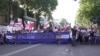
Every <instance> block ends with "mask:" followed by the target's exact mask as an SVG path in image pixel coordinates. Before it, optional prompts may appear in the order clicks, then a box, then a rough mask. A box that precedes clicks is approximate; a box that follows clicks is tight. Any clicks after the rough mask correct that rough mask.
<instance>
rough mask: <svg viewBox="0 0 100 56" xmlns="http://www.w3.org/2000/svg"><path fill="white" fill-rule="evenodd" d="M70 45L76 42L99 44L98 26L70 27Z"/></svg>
mask: <svg viewBox="0 0 100 56" xmlns="http://www.w3.org/2000/svg"><path fill="white" fill-rule="evenodd" d="M71 30H72V31H71V32H72V33H71V35H70V36H71V37H72V38H71V40H72V45H75V44H76V42H78V43H85V44H87V43H90V44H100V29H99V28H92V27H91V28H77V27H73V28H72V29H71Z"/></svg>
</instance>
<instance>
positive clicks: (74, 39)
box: [0, 26, 100, 45]
mask: <svg viewBox="0 0 100 56" xmlns="http://www.w3.org/2000/svg"><path fill="white" fill-rule="evenodd" d="M66 31H69V32H70V40H71V43H72V45H76V43H86V44H88V43H91V44H100V29H99V28H92V27H91V28H85V27H76V26H74V27H73V28H71V27H70V26H69V27H67V28H63V27H49V28H46V29H44V28H42V27H40V28H37V29H34V30H20V31H12V32H9V31H7V32H5V33H4V32H2V33H0V36H1V37H0V42H5V40H2V39H5V38H6V37H5V34H6V33H30V32H31V33H37V32H42V33H43V32H66Z"/></svg>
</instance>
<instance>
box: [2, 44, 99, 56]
mask: <svg viewBox="0 0 100 56" xmlns="http://www.w3.org/2000/svg"><path fill="white" fill-rule="evenodd" d="M0 56H100V46H99V45H77V46H75V47H73V46H71V45H70V44H5V45H0Z"/></svg>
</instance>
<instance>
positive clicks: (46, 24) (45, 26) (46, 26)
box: [44, 21, 50, 29]
mask: <svg viewBox="0 0 100 56" xmlns="http://www.w3.org/2000/svg"><path fill="white" fill-rule="evenodd" d="M48 27H50V25H49V23H48V22H47V21H46V22H45V23H44V29H46V28H48Z"/></svg>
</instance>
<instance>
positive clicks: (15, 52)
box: [0, 44, 40, 56]
mask: <svg viewBox="0 0 100 56" xmlns="http://www.w3.org/2000/svg"><path fill="white" fill-rule="evenodd" d="M39 45H40V44H36V45H32V46H29V47H26V48H23V49H20V50H16V51H12V52H9V53H7V54H4V55H0V56H11V55H14V54H17V53H19V52H22V51H25V50H28V49H30V48H33V47H36V46H39Z"/></svg>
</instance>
